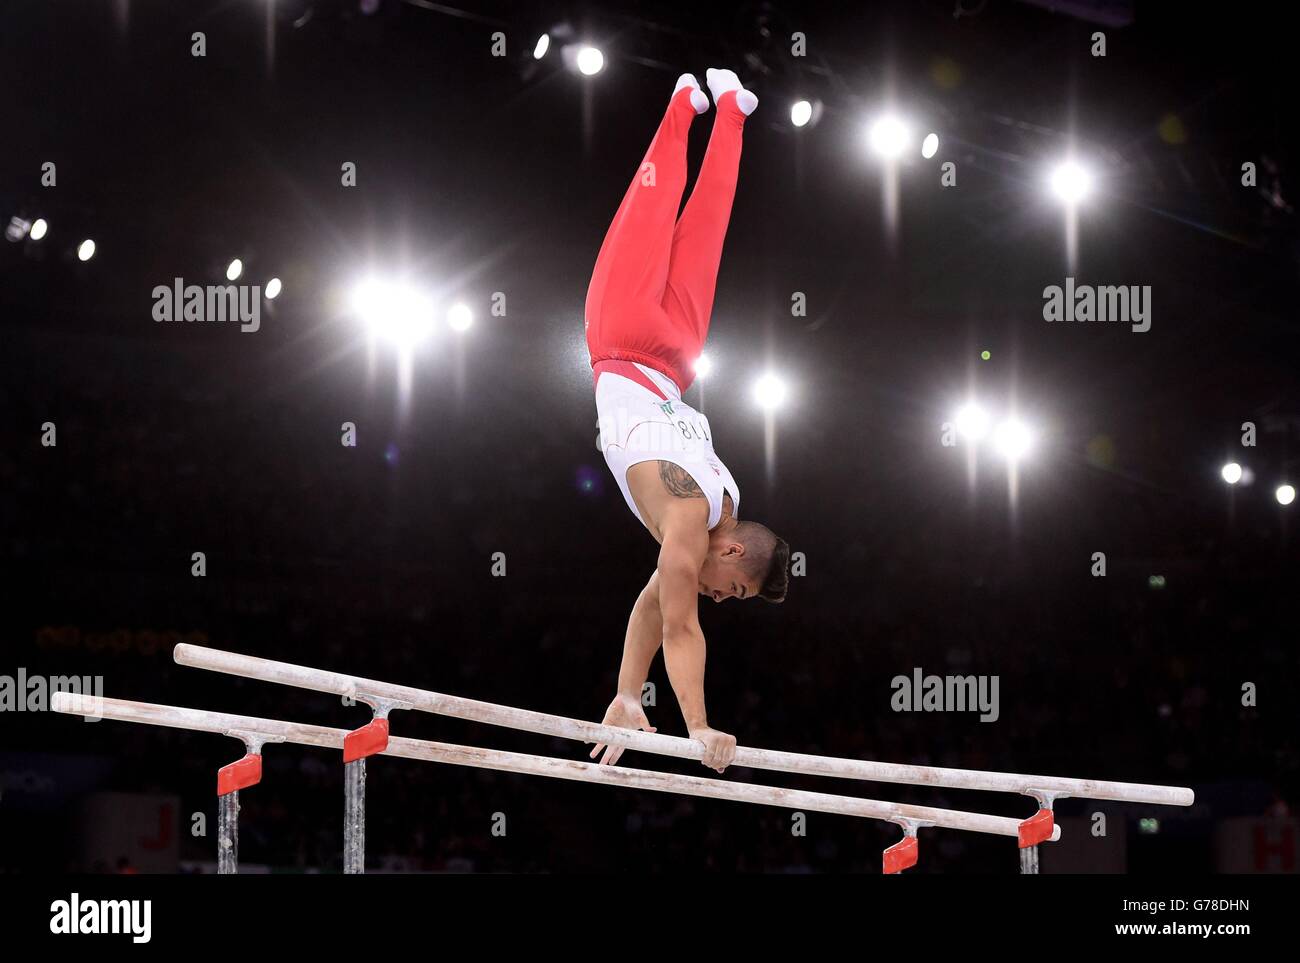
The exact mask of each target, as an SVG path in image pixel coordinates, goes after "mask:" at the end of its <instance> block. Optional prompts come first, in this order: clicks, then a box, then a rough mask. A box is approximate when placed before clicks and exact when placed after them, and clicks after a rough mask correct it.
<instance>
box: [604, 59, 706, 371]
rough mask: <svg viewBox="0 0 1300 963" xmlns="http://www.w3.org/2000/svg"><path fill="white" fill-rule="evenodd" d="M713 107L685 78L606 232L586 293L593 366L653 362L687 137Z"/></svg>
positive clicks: (683, 181) (661, 321)
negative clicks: (608, 361) (605, 362)
mask: <svg viewBox="0 0 1300 963" xmlns="http://www.w3.org/2000/svg"><path fill="white" fill-rule="evenodd" d="M708 106H709V100H708V98H707V97H706V96H705V95H704V92H703V91H702V90H700V88H699V83H698V82H697V81H696V79H695V78H694V77H693V76H691V75H690V74H683V75H682V76H681V78H680V79H679V80H678V81H677V87H676V89H675V90H674V92H673V96H672V99H671V100H670V101H669V103H668V110H667V112H666V113H665V114H664V118H663V120H662V121H661V122H660V124H659V129H658V131H657V132H656V133H655V136H654V140H652V141H651V142H650V148H649V150H647V151H646V154H645V158H644V159H643V160H642V162H641V166H640V167H639V168H638V169H637V172H636V176H635V177H634V178H633V179H632V183H631V185H630V186H629V187H628V189H627V193H626V194H624V195H623V202H622V203H621V204H620V205H619V208H618V212H617V213H616V214H615V215H614V220H613V222H612V223H611V224H610V226H609V230H608V232H607V233H606V234H605V240H604V243H603V244H601V246H600V254H599V255H597V257H596V266H595V269H594V270H593V271H592V276H591V284H590V286H589V287H588V288H587V305H586V322H587V347H588V349H589V351H590V353H591V360H592V363H593V364H594V363H596V362H598V361H602V360H605V359H608V358H624V359H626V360H632V361H642V362H644V363H649V361H648V359H649V358H651V357H653V356H654V355H655V354H656V352H655V346H656V344H657V342H658V340H659V339H658V336H657V334H656V332H657V331H662V329H663V326H664V317H663V307H662V302H663V296H664V286H665V284H666V283H667V279H668V258H669V253H670V251H671V249H672V240H673V224H674V221H675V220H676V219H677V209H678V207H679V206H680V205H681V200H682V192H683V190H685V187H686V138H687V134H688V133H689V132H690V126H691V121H692V120H693V119H694V118H695V115H696V114H697V113H702V112H703V111H705V110H707V109H708Z"/></svg>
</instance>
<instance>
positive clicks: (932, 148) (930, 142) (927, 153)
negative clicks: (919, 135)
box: [921, 133, 939, 160]
mask: <svg viewBox="0 0 1300 963" xmlns="http://www.w3.org/2000/svg"><path fill="white" fill-rule="evenodd" d="M937 153H939V135H938V134H935V133H929V134H926V135H925V140H923V141H921V156H922V157H924V158H925V159H926V160H929V159H930V158H931V157H933V156H934V155H935V154H937Z"/></svg>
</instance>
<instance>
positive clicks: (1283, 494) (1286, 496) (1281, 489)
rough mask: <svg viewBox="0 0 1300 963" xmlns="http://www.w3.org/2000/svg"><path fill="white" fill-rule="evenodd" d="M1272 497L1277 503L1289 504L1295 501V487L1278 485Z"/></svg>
mask: <svg viewBox="0 0 1300 963" xmlns="http://www.w3.org/2000/svg"><path fill="white" fill-rule="evenodd" d="M1273 497H1274V498H1276V499H1277V503H1278V504H1279V505H1290V504H1291V503H1292V502H1293V501H1295V488H1293V487H1292V486H1291V485H1278V486H1277V491H1275V492H1274V493H1273Z"/></svg>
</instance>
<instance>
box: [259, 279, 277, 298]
mask: <svg viewBox="0 0 1300 963" xmlns="http://www.w3.org/2000/svg"><path fill="white" fill-rule="evenodd" d="M281 287H282V285H281V284H280V279H279V278H271V280H269V281H267V282H266V287H265V288H263V289H262V293H263V294H265V295H266V300H268V301H274V300H275V299H276V298H278V297H279V296H280V288H281Z"/></svg>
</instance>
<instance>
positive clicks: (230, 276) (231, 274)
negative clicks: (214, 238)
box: [226, 258, 244, 281]
mask: <svg viewBox="0 0 1300 963" xmlns="http://www.w3.org/2000/svg"><path fill="white" fill-rule="evenodd" d="M243 273H244V262H243V261H241V260H240V259H239V258H235V259H234V260H233V261H231V262H230V264H228V265H227V266H226V280H227V281H238V280H239V276H240V275H241V274H243Z"/></svg>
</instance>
